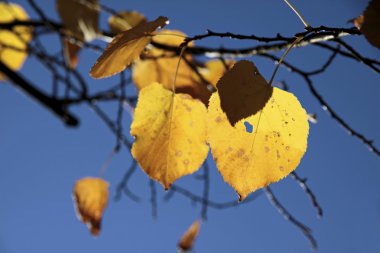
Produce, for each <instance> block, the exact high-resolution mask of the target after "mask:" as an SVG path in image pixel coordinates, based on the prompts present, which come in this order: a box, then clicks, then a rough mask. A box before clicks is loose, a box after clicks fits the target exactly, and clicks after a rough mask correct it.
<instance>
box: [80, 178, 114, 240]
mask: <svg viewBox="0 0 380 253" xmlns="http://www.w3.org/2000/svg"><path fill="white" fill-rule="evenodd" d="M73 198H74V204H75V206H76V210H77V214H78V216H79V219H80V220H81V221H82V222H83V223H86V224H87V226H88V227H89V229H90V232H91V234H93V235H98V234H99V232H100V227H101V222H102V216H103V211H104V209H105V207H106V205H107V202H108V183H107V182H106V181H104V180H103V179H101V178H92V177H85V178H82V179H80V180H78V181H77V182H76V184H75V186H74V191H73Z"/></svg>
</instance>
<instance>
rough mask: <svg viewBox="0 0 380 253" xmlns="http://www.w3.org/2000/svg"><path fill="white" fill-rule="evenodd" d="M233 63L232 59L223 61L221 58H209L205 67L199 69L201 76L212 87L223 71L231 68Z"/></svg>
mask: <svg viewBox="0 0 380 253" xmlns="http://www.w3.org/2000/svg"><path fill="white" fill-rule="evenodd" d="M234 64H235V61H233V60H226V61H225V63H223V62H222V61H221V60H210V61H208V62H206V64H205V67H204V68H201V69H200V73H201V74H202V76H203V77H204V78H205V79H206V80H207V81H208V82H209V83H210V84H211V85H212V86H213V87H214V88H216V84H217V83H218V81H219V79H220V78H221V77H222V76H223V75H224V73H225V72H226V71H227V70H229V69H231V68H232V66H233V65H234Z"/></svg>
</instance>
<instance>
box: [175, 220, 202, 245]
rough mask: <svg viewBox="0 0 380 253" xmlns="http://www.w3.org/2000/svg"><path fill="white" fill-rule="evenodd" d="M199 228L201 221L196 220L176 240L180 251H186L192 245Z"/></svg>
mask: <svg viewBox="0 0 380 253" xmlns="http://www.w3.org/2000/svg"><path fill="white" fill-rule="evenodd" d="M200 228H201V221H200V220H196V221H194V222H193V224H191V226H190V227H189V228H188V229H187V230H186V231H185V233H184V234H183V235H182V237H181V239H180V241H179V242H178V249H179V250H180V251H182V252H187V251H189V250H191V249H192V248H193V247H194V243H195V240H196V239H197V237H198V234H199V230H200Z"/></svg>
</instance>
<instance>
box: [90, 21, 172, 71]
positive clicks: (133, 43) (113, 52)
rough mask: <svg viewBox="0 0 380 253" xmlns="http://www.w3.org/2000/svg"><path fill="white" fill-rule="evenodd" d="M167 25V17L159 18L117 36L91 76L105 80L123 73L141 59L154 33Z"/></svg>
mask: <svg viewBox="0 0 380 253" xmlns="http://www.w3.org/2000/svg"><path fill="white" fill-rule="evenodd" d="M167 23H168V19H167V18H166V17H158V18H157V19H156V20H154V21H152V22H147V23H141V24H139V25H137V26H135V27H133V28H132V29H130V30H127V31H124V32H122V33H120V34H118V35H117V36H115V37H114V39H113V40H112V41H111V43H109V44H108V46H107V48H106V49H105V50H104V52H103V54H102V55H101V56H100V57H99V58H98V60H97V61H96V63H95V65H94V66H93V67H92V69H91V71H90V75H91V76H92V77H94V78H104V77H109V76H112V75H115V74H117V73H119V72H121V71H123V70H124V69H125V68H126V67H128V66H129V65H130V64H131V63H132V62H133V61H134V60H136V59H138V58H139V56H140V54H141V52H142V51H143V50H144V48H145V46H146V45H147V44H148V43H149V42H150V40H151V36H152V32H154V31H155V30H156V29H158V28H159V27H164V26H165V25H166V24H167Z"/></svg>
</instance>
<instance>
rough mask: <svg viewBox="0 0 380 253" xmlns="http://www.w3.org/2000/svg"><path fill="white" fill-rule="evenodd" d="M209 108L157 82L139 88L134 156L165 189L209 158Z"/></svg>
mask: <svg viewBox="0 0 380 253" xmlns="http://www.w3.org/2000/svg"><path fill="white" fill-rule="evenodd" d="M205 117H206V108H205V106H204V104H202V103H201V102H200V101H199V100H196V99H193V98H191V97H190V96H189V95H187V94H174V93H173V92H171V91H169V90H167V89H165V88H164V87H163V86H162V85H161V84H159V83H154V84H152V85H150V86H148V87H146V88H144V89H142V90H141V91H140V94H139V99H138V102H137V106H136V110H135V114H134V120H133V122H132V125H131V135H133V136H134V137H135V138H136V139H135V142H134V144H133V146H132V155H133V157H134V158H135V159H136V161H137V162H138V163H139V165H140V167H141V168H142V169H143V170H144V171H145V172H146V173H147V174H148V175H149V177H151V178H152V179H154V180H156V181H158V182H160V183H161V184H162V185H163V187H164V188H165V189H168V188H169V187H170V185H171V184H172V183H173V182H174V181H175V180H177V179H178V178H180V177H183V176H185V175H188V174H191V173H193V172H195V171H196V170H198V168H199V167H200V166H201V165H202V163H203V162H204V160H205V159H206V157H207V153H208V146H207V144H206V124H205Z"/></svg>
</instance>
